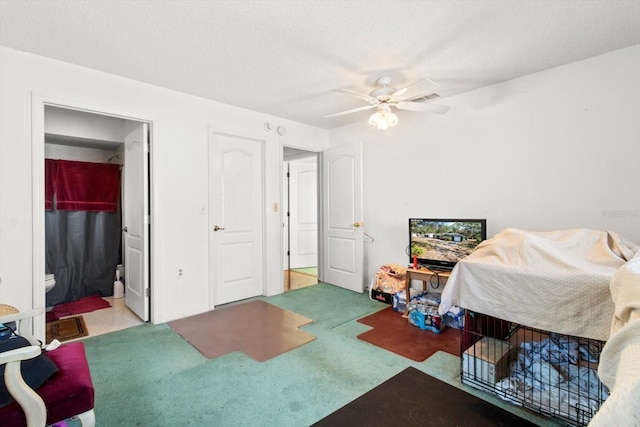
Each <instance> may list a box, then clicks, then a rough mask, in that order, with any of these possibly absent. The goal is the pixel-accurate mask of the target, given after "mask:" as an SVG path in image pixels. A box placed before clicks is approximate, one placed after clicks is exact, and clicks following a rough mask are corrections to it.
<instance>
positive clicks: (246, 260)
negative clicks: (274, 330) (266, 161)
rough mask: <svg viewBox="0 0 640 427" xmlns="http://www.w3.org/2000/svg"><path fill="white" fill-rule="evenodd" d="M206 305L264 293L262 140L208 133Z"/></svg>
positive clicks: (224, 302) (215, 132) (213, 132)
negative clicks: (208, 293) (208, 282)
mask: <svg viewBox="0 0 640 427" xmlns="http://www.w3.org/2000/svg"><path fill="white" fill-rule="evenodd" d="M210 142H211V143H210V150H209V192H210V194H209V238H210V239H209V242H210V245H209V247H210V248H211V249H210V254H209V256H210V260H209V263H210V264H209V265H210V266H211V279H212V283H211V291H212V292H211V296H212V301H210V305H211V306H212V307H213V306H216V305H220V304H226V303H229V302H233V301H239V300H242V299H246V298H251V297H255V296H258V295H262V294H263V292H264V291H263V288H264V286H263V274H264V273H263V228H264V226H263V206H264V202H263V154H262V153H263V142H264V141H262V140H259V139H255V138H252V137H247V136H243V135H234V134H226V133H220V132H217V131H212V132H211V141H210Z"/></svg>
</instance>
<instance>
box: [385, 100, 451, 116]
mask: <svg viewBox="0 0 640 427" xmlns="http://www.w3.org/2000/svg"><path fill="white" fill-rule="evenodd" d="M396 107H397V108H398V109H399V110H410V111H420V112H422V113H434V114H444V113H446V112H447V111H449V109H450V108H451V107H449V106H448V105H438V104H430V103H429V104H424V103H422V102H409V101H400V102H398V103H396Z"/></svg>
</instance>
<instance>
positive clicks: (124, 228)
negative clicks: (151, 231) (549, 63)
mask: <svg viewBox="0 0 640 427" xmlns="http://www.w3.org/2000/svg"><path fill="white" fill-rule="evenodd" d="M121 230H122V231H124V232H125V233H126V232H127V231H128V230H127V226H126V225H125V226H124V227H122V228H121Z"/></svg>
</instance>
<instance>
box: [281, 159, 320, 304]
mask: <svg viewBox="0 0 640 427" xmlns="http://www.w3.org/2000/svg"><path fill="white" fill-rule="evenodd" d="M282 159H283V171H284V179H283V183H284V188H283V194H284V212H285V222H284V233H283V236H284V245H283V247H284V290H285V292H286V291H290V290H295V289H300V288H303V287H307V286H311V285H314V284H317V283H318V232H319V229H318V155H317V153H315V152H312V151H305V150H299V149H296V148H291V147H283V158H282Z"/></svg>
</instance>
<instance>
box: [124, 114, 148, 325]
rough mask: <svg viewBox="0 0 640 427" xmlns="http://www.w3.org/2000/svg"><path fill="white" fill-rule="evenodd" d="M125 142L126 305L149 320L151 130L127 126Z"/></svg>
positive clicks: (140, 124) (130, 124) (142, 126)
mask: <svg viewBox="0 0 640 427" xmlns="http://www.w3.org/2000/svg"><path fill="white" fill-rule="evenodd" d="M125 128H126V131H127V132H126V136H125V139H124V144H125V145H124V169H123V173H122V175H123V182H124V186H123V187H124V188H123V193H124V194H123V197H122V200H123V206H122V215H123V240H124V266H125V268H124V278H125V279H124V283H125V286H126V291H125V302H126V305H127V307H129V308H130V309H131V310H132V311H133V312H134V313H136V314H137V315H138V317H140V318H141V319H142V320H144V321H145V322H146V321H148V320H149V257H148V254H149V180H148V170H149V163H148V153H149V141H148V138H149V127H148V125H147V124H146V123H136V122H127V123H126V126H125Z"/></svg>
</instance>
